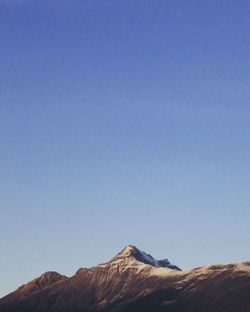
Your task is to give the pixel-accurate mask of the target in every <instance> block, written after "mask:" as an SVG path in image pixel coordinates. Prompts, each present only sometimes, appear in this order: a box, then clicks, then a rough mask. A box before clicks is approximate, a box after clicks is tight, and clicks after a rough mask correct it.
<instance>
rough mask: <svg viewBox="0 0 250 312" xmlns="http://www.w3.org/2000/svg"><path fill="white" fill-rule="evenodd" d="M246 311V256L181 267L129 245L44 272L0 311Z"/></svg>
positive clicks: (249, 307)
mask: <svg viewBox="0 0 250 312" xmlns="http://www.w3.org/2000/svg"><path fill="white" fill-rule="evenodd" d="M140 311H141V312H149V311H150V312H250V262H244V263H240V264H230V265H211V266H207V267H201V268H196V269H193V270H188V271H181V270H180V269H179V268H178V267H177V266H175V265H173V264H171V263H170V262H169V261H168V260H160V261H158V260H155V259H154V258H153V257H152V256H150V255H148V254H146V253H144V252H142V251H140V250H139V249H138V248H136V247H134V246H127V247H125V248H124V249H123V250H122V251H121V252H120V253H118V254H117V255H116V256H115V257H114V258H112V259H111V261H109V262H107V263H104V264H100V265H98V266H95V267H92V268H90V269H85V268H82V269H79V270H78V271H77V272H76V274H75V275H74V276H72V277H70V278H68V277H66V276H63V275H60V274H58V273H56V272H47V273H45V274H43V275H42V276H40V277H39V278H37V279H35V280H33V281H31V282H29V283H28V284H26V285H23V286H21V287H20V288H18V289H17V290H16V291H15V292H13V293H11V294H9V295H8V296H6V297H4V298H2V299H1V300H0V312H140Z"/></svg>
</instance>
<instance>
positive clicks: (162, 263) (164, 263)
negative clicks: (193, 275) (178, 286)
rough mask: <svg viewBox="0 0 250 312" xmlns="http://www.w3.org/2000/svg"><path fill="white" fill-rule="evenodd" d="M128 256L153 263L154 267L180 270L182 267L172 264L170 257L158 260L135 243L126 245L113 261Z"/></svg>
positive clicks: (146, 262)
mask: <svg viewBox="0 0 250 312" xmlns="http://www.w3.org/2000/svg"><path fill="white" fill-rule="evenodd" d="M126 258H131V259H134V260H137V261H139V262H142V263H144V264H149V265H152V266H154V267H161V268H168V269H173V270H179V271H180V269H179V268H178V267H177V266H175V265H173V264H171V263H170V262H169V261H168V259H164V260H156V259H154V258H153V257H152V256H151V255H150V254H147V253H146V252H144V251H141V250H140V249H139V248H137V247H136V246H133V245H128V246H126V247H124V248H123V249H122V250H121V251H120V252H119V253H118V254H117V255H116V256H115V257H114V258H112V260H111V261H117V260H122V259H126Z"/></svg>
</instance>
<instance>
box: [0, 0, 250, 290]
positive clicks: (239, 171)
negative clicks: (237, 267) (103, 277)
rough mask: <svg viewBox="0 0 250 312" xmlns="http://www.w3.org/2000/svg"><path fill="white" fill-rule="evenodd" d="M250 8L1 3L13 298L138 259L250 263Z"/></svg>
mask: <svg viewBox="0 0 250 312" xmlns="http://www.w3.org/2000/svg"><path fill="white" fill-rule="evenodd" d="M249 16H250V2H249V1H244V0H243V1H235V0H221V1H219V0H203V1H200V0H196V1H194V0H177V1H170V0H156V1H152V0H105V1H103V0H86V1H84V0H81V1H80V0H61V1H57V0H50V1H49V0H43V1H42V0H36V1H33V0H26V1H25V0H0V39H1V49H0V254H1V257H0V276H1V285H0V295H4V294H6V293H8V292H9V291H11V290H14V289H15V288H16V287H17V286H19V285H20V284H22V283H24V282H27V281H29V280H30V279H32V278H34V277H36V276H38V275H40V274H41V273H43V272H44V271H47V270H56V271H59V272H60V273H63V274H67V275H72V274H73V273H74V272H75V271H76V270H77V269H78V268H79V267H84V266H91V265H95V264H97V263H99V262H103V261H106V260H108V259H109V258H111V257H112V256H113V255H114V254H115V253H117V252H118V251H119V250H120V249H121V248H122V247H123V246H124V245H127V244H135V245H137V246H138V247H139V248H141V249H143V250H145V251H147V252H149V253H151V254H152V255H153V256H155V257H156V258H164V257H167V258H169V260H170V261H172V262H173V263H175V264H177V265H178V266H180V267H182V268H190V267H194V266H200V265H206V264H209V263H214V262H215V263H217V262H220V263H227V262H236V261H241V260H250V250H249V239H250V231H249V228H250V209H249V208H250V192H249V185H250V139H249V133H250V105H249V102H250V101H249V100H250V88H249V85H250V57H249V55H250V36H249V29H250V19H249Z"/></svg>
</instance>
